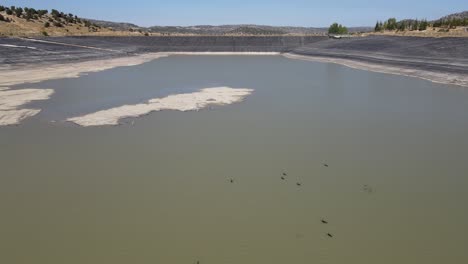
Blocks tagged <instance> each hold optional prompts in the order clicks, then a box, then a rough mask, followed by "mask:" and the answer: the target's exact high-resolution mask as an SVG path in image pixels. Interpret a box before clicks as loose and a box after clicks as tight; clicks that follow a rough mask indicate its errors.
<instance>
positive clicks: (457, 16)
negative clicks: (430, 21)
mask: <svg viewBox="0 0 468 264" xmlns="http://www.w3.org/2000/svg"><path fill="white" fill-rule="evenodd" d="M453 19H460V20H463V19H468V11H463V12H460V13H455V14H451V15H448V16H444V17H442V18H440V19H437V20H442V21H448V20H453Z"/></svg>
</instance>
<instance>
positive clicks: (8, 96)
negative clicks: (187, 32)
mask: <svg viewBox="0 0 468 264" xmlns="http://www.w3.org/2000/svg"><path fill="white" fill-rule="evenodd" d="M280 54H281V53H279V52H159V53H144V54H140V55H135V56H126V57H118V58H111V59H101V60H92V61H83V62H78V63H63V64H45V65H41V64H37V65H32V66H26V67H17V68H15V69H11V68H9V69H3V70H1V71H0V126H4V125H14V124H19V123H20V122H21V121H22V120H24V119H26V118H28V117H31V116H34V115H36V114H38V113H39V112H40V109H22V107H23V106H24V105H26V104H27V103H29V102H31V101H35V100H47V99H48V98H49V97H50V96H51V95H52V94H53V90H50V89H21V90H11V89H10V87H11V86H13V85H17V84H23V83H37V82H41V81H45V80H51V79H63V78H77V77H79V76H80V75H82V74H86V73H89V72H99V71H104V70H108V69H112V68H115V67H121V66H134V65H139V64H143V63H146V62H149V61H152V60H154V59H158V58H162V57H167V56H171V55H191V56H193V55H204V56H206V55H215V56H227V55H237V56H250V55H254V56H262V55H264V56H274V55H280ZM282 55H283V56H285V57H287V58H290V59H300V60H307V61H317V62H324V63H336V64H340V65H344V66H348V67H351V68H355V69H361V70H367V71H373V72H380V73H387V74H396V75H404V76H410V77H417V78H421V79H425V80H429V81H432V82H437V83H444V84H453V85H459V86H465V87H468V76H467V75H466V74H463V73H456V72H451V73H444V72H437V71H427V70H424V69H418V68H417V67H416V68H409V67H399V66H395V65H387V64H377V63H372V62H365V61H358V60H352V59H341V58H330V57H323V56H312V55H297V54H292V53H286V54H282ZM205 93H206V91H205ZM202 94H203V93H202ZM197 96H198V95H197ZM227 96H228V97H230V96H233V95H232V94H230V93H227ZM155 100H157V99H155ZM184 100H187V99H184ZM197 100H198V99H197ZM197 100H195V101H196V102H198V103H200V104H203V100H202V99H200V100H202V101H197ZM220 100H221V101H222V99H221V98H220ZM163 102H165V101H163ZM184 103H188V104H192V103H193V102H192V101H190V100H188V101H184ZM205 103H206V102H205ZM140 106H141V107H137V108H134V107H133V106H132V107H130V109H131V110H132V111H133V110H134V109H139V110H135V114H132V115H130V116H139V115H142V114H141V113H142V112H144V113H147V112H145V111H147V110H148V109H150V110H149V111H159V110H162V109H175V110H180V111H186V110H183V108H181V106H180V105H177V104H176V105H175V106H174V108H171V107H170V106H168V105H165V106H164V107H165V108H163V106H161V105H159V106H158V104H156V105H155V104H154V103H153V102H151V101H150V102H148V103H147V104H143V105H140ZM143 106H145V107H143ZM126 107H128V106H126ZM158 107H160V108H158ZM155 109H156V110H155ZM197 109H199V108H197V107H195V106H193V104H192V106H191V107H190V109H189V110H197ZM106 111H107V110H106ZM119 111H120V110H119ZM144 113H143V114H144ZM106 115H108V113H106ZM91 117H96V115H93V116H91ZM88 118H89V117H88ZM112 118H113V119H112ZM112 118H110V117H109V118H107V119H106V120H107V121H105V122H104V121H99V122H104V123H105V124H107V123H106V122H108V123H109V124H118V120H119V119H120V118H122V117H120V114H115V115H114V116H113V117H112ZM84 120H85V119H77V118H74V119H73V120H70V121H72V122H75V121H77V122H75V123H83V124H85V125H86V124H88V123H87V122H88V121H84ZM87 120H89V119H87ZM93 122H95V121H90V124H91V123H93ZM96 122H97V123H99V122H98V121H96Z"/></svg>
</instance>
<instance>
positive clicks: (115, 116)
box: [66, 86, 253, 127]
mask: <svg viewBox="0 0 468 264" xmlns="http://www.w3.org/2000/svg"><path fill="white" fill-rule="evenodd" d="M252 92H253V89H247V88H231V87H227V86H222V87H212V88H203V89H200V90H198V91H197V92H193V93H181V94H172V95H168V96H166V97H162V98H153V99H150V100H147V101H146V102H144V103H140V104H134V105H122V106H118V107H114V108H110V109H105V110H101V111H97V112H94V113H90V114H86V115H82V116H77V117H71V118H68V119H67V120H66V121H68V122H72V123H75V124H77V125H79V126H83V127H90V126H116V125H119V124H120V120H122V119H124V118H131V117H140V116H144V115H147V114H149V113H151V112H157V111H162V110H176V111H181V112H187V111H199V110H201V109H204V108H206V107H209V106H213V105H220V106H222V105H229V104H233V103H237V102H241V101H243V100H244V98H245V97H247V96H248V95H250V94H251V93H252Z"/></svg>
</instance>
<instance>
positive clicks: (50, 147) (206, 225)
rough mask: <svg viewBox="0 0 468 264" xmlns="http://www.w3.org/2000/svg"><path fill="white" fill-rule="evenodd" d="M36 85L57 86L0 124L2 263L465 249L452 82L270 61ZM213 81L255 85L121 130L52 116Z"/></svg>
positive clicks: (435, 255)
mask: <svg viewBox="0 0 468 264" xmlns="http://www.w3.org/2000/svg"><path fill="white" fill-rule="evenodd" d="M25 86H28V87H31V85H25ZM34 86H37V87H40V88H54V89H56V93H55V94H54V95H53V96H52V98H51V99H50V100H48V101H44V102H35V103H33V104H32V105H34V106H37V107H41V108H43V112H42V113H41V114H39V115H38V116H36V117H34V118H31V119H29V120H28V121H27V122H25V123H24V124H22V125H20V126H17V127H1V128H0V167H1V173H0V211H1V218H0V262H1V263H47V264H51V263H196V261H197V260H198V261H200V263H245V264H249V263H359V264H362V263H464V262H467V261H468V253H467V251H466V245H467V244H468V210H466V205H465V203H466V202H465V201H467V200H468V192H466V189H467V187H468V179H467V171H468V163H467V162H466V161H467V157H468V140H467V139H466V135H467V134H468V119H467V115H466V114H467V113H468V103H467V102H468V91H467V90H465V89H463V88H458V87H455V86H448V85H440V84H434V83H430V82H427V81H423V80H419V79H414V78H408V77H401V76H393V75H385V74H378V73H371V72H365V71H359V70H354V69H350V68H346V67H342V66H338V65H333V64H323V63H314V62H306V61H296V60H290V59H286V58H283V57H280V56H272V57H264V56H258V57H257V56H249V57H237V56H224V57H212V56H172V57H168V58H163V59H158V60H155V61H152V62H149V63H146V64H143V65H139V66H135V67H120V68H115V69H112V70H108V71H104V72H99V73H91V74H89V75H86V76H83V77H80V78H76V79H63V80H53V81H46V82H42V83H39V84H35V85H34ZM214 86H230V87H234V88H251V89H255V91H254V93H253V94H252V95H251V96H249V97H247V99H246V100H245V101H244V102H241V103H236V104H233V105H229V106H216V107H214V108H213V109H211V110H203V111H200V112H186V113H182V112H175V111H162V112H157V113H152V114H149V115H147V116H144V117H142V118H138V119H134V120H135V123H134V125H133V126H132V125H130V124H129V123H128V124H124V125H121V126H117V127H92V128H82V127H78V126H75V125H72V124H68V123H63V122H57V123H50V121H51V120H59V121H60V120H64V119H66V118H67V117H71V116H76V115H81V114H86V113H90V112H94V111H97V110H101V109H107V108H110V107H115V106H120V105H122V104H134V103H139V102H143V101H145V100H148V99H150V98H154V97H162V96H166V95H168V94H174V93H180V92H188V91H194V90H197V89H200V88H206V87H214ZM20 87H21V86H19V87H18V88H20ZM323 163H327V164H329V167H328V168H327V167H324V166H323V165H322V164H323ZM283 171H285V172H286V173H287V176H286V178H285V180H284V181H283V180H281V178H280V177H281V174H282V172H283ZM231 178H232V179H233V180H234V183H230V179H231ZM297 182H300V183H301V184H302V185H301V186H297V185H296V183H297ZM364 185H367V186H369V187H370V188H372V192H369V191H368V189H369V188H365V187H364ZM322 218H323V219H326V220H327V221H328V222H329V223H328V224H322V223H321V221H320V220H321V219H322ZM327 233H331V234H333V236H334V237H333V238H329V237H328V236H327Z"/></svg>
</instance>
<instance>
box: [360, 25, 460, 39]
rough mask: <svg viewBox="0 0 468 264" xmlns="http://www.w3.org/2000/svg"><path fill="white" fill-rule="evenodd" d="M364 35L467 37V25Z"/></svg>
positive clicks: (366, 34) (367, 34)
mask: <svg viewBox="0 0 468 264" xmlns="http://www.w3.org/2000/svg"><path fill="white" fill-rule="evenodd" d="M363 35H364V36H370V35H380V36H407V37H433V38H441V37H468V27H457V28H453V29H446V28H434V27H428V28H427V29H426V30H423V31H419V30H413V31H409V30H405V31H388V30H386V31H384V32H372V33H364V34H363Z"/></svg>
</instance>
